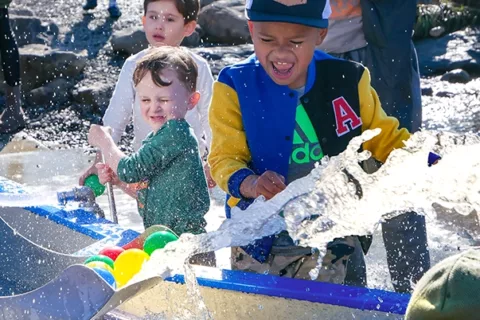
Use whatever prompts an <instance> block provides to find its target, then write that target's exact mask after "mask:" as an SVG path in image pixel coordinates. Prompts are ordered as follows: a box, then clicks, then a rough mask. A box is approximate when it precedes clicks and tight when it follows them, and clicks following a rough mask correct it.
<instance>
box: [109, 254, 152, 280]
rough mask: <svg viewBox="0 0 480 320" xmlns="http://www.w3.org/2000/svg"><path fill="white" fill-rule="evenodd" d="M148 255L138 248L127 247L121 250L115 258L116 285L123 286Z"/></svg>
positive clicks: (136, 271)
mask: <svg viewBox="0 0 480 320" xmlns="http://www.w3.org/2000/svg"><path fill="white" fill-rule="evenodd" d="M149 258H150V257H149V255H148V254H146V253H145V252H144V251H142V250H140V249H128V250H125V251H124V252H122V253H121V254H120V255H119V256H118V257H117V259H116V260H115V268H114V269H115V270H114V275H115V280H116V281H117V287H123V286H124V285H125V284H126V283H127V282H128V281H130V279H132V278H133V276H134V275H136V274H137V273H138V272H139V271H140V269H141V268H142V265H143V263H144V262H145V261H148V259H149Z"/></svg>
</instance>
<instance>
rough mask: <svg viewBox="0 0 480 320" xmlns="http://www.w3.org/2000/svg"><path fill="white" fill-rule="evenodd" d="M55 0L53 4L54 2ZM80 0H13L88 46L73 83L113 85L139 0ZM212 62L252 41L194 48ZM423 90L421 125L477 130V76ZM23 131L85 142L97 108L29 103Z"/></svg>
mask: <svg viewBox="0 0 480 320" xmlns="http://www.w3.org/2000/svg"><path fill="white" fill-rule="evenodd" d="M53 4H55V5H53ZM82 4H83V0H61V1H53V0H43V1H41V0H40V1H38V0H14V2H13V5H12V6H13V7H14V8H22V7H23V8H27V9H29V10H32V11H33V12H34V13H35V14H36V15H37V16H38V17H40V18H44V19H51V20H53V21H54V22H55V23H57V25H58V26H59V28H60V36H59V39H58V43H56V44H54V46H56V47H59V48H62V49H65V50H72V51H81V50H84V49H87V50H88V55H89V58H90V59H89V61H88V64H87V67H86V68H85V71H84V73H83V75H82V76H81V77H80V78H79V79H78V80H77V81H78V82H77V86H78V87H80V86H83V85H87V86H91V85H107V86H109V87H110V88H113V87H114V85H115V82H116V79H117V77H118V74H119V73H120V69H121V66H122V64H123V62H124V61H125V58H126V57H125V56H121V55H118V54H116V53H114V52H113V50H112V48H111V45H110V43H109V41H108V40H109V38H110V36H111V35H112V32H113V31H115V30H121V29H123V28H127V27H131V26H134V25H140V17H141V15H142V10H143V9H142V1H141V0H119V1H118V4H119V6H120V8H121V10H122V12H123V15H122V17H121V18H120V19H119V20H118V21H113V20H111V19H110V18H109V17H108V13H107V11H106V8H107V5H108V1H107V0H103V1H99V6H98V7H97V9H95V10H94V11H93V12H92V13H89V14H85V13H84V12H83V10H82ZM194 51H196V52H198V53H200V54H201V55H203V56H204V57H206V58H207V59H209V61H210V63H211V67H212V70H213V72H214V73H215V74H216V73H218V71H219V70H220V69H221V68H222V67H223V65H225V64H227V63H228V64H230V63H233V62H235V61H237V60H239V59H241V58H243V57H244V56H246V55H248V54H250V52H251V46H249V45H244V46H237V47H235V48H232V47H231V48H226V51H224V49H223V48H197V49H194ZM422 87H423V91H424V95H423V103H424V111H423V113H424V116H423V117H424V127H425V128H426V129H443V130H453V131H457V132H468V131H470V132H471V131H475V132H478V131H479V129H480V103H479V101H480V97H479V95H480V79H475V80H473V81H471V82H470V83H468V84H451V83H448V82H443V81H440V77H433V78H428V79H427V78H425V79H422ZM27 115H28V117H29V126H28V128H27V129H26V132H27V134H29V135H31V136H32V137H34V138H36V139H38V140H40V141H42V142H45V143H46V144H47V145H49V146H51V147H52V148H79V147H81V148H85V147H88V144H87V140H86V138H87V132H88V128H89V126H90V124H91V123H98V122H99V121H100V119H101V114H91V113H90V114H89V113H88V112H86V111H85V110H83V109H82V108H81V107H80V106H78V105H75V104H74V103H71V104H67V105H62V106H56V107H53V108H50V109H44V108H29V109H28V110H27ZM131 138H132V126H131V125H130V126H128V128H127V130H126V134H125V136H124V137H123V139H122V141H121V146H122V148H123V149H124V150H125V151H131V149H130V148H129V141H130V140H131Z"/></svg>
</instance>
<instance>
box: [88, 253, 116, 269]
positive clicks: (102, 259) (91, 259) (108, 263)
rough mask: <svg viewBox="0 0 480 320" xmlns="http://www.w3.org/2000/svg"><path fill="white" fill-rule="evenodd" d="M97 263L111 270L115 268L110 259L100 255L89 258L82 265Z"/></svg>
mask: <svg viewBox="0 0 480 320" xmlns="http://www.w3.org/2000/svg"><path fill="white" fill-rule="evenodd" d="M97 261H98V262H103V263H105V264H107V265H108V266H109V267H110V268H112V269H113V268H114V267H115V263H114V262H113V260H112V259H110V258H109V257H107V256H102V255H99V254H97V255H94V256H91V257H90V258H88V259H87V260H85V262H84V264H88V263H90V262H97Z"/></svg>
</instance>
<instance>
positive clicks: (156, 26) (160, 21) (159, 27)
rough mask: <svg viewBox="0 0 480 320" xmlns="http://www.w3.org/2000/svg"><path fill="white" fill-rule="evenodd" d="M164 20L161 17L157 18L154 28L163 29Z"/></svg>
mask: <svg viewBox="0 0 480 320" xmlns="http://www.w3.org/2000/svg"><path fill="white" fill-rule="evenodd" d="M163 24H164V21H163V20H162V19H158V21H157V23H156V24H155V29H157V30H163Z"/></svg>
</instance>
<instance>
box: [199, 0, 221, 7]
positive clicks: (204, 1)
mask: <svg viewBox="0 0 480 320" xmlns="http://www.w3.org/2000/svg"><path fill="white" fill-rule="evenodd" d="M215 1H218V0H200V8H203V7H206V6H208V5H209V4H212V3H214V2H215Z"/></svg>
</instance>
